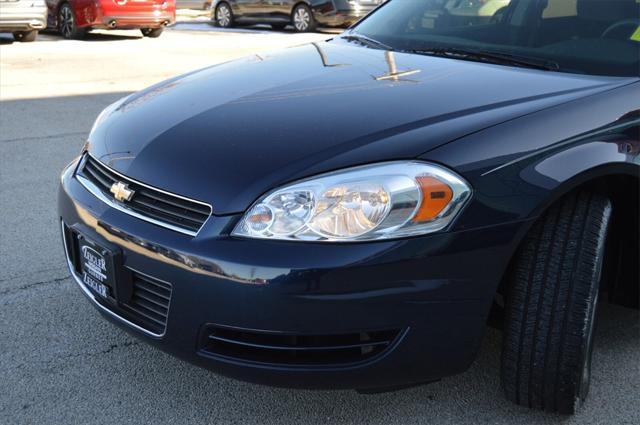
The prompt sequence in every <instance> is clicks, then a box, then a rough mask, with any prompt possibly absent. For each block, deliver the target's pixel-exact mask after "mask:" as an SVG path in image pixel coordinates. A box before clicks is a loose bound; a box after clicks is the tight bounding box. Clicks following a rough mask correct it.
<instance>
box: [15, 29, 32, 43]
mask: <svg viewBox="0 0 640 425" xmlns="http://www.w3.org/2000/svg"><path fill="white" fill-rule="evenodd" d="M37 36H38V31H37V30H31V31H16V32H14V33H13V38H15V39H16V41H20V42H23V43H28V42H31V41H35V39H36V37H37Z"/></svg>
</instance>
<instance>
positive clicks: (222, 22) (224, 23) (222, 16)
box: [214, 3, 233, 28]
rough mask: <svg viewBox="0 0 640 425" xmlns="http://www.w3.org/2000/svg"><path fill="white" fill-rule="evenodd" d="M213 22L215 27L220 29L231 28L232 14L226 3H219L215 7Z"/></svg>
mask: <svg viewBox="0 0 640 425" xmlns="http://www.w3.org/2000/svg"><path fill="white" fill-rule="evenodd" d="M214 21H215V24H216V26H218V27H220V28H230V27H232V26H233V12H232V11H231V7H230V6H229V5H228V4H227V3H220V4H219V5H218V6H217V7H216V12H215V15H214Z"/></svg>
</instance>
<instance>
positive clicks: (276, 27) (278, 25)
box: [271, 24, 289, 31]
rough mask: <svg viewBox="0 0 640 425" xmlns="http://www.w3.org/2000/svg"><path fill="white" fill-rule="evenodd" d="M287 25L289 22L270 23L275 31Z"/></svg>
mask: <svg viewBox="0 0 640 425" xmlns="http://www.w3.org/2000/svg"><path fill="white" fill-rule="evenodd" d="M287 25H289V24H271V28H273V29H274V30H276V31H282V30H284V29H285V28H286V27H287Z"/></svg>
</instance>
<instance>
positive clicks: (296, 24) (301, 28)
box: [291, 4, 316, 32]
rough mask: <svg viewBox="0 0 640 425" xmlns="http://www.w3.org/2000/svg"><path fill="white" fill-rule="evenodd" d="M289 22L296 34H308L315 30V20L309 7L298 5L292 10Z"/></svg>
mask: <svg viewBox="0 0 640 425" xmlns="http://www.w3.org/2000/svg"><path fill="white" fill-rule="evenodd" d="M291 21H292V23H293V28H295V30H296V31H298V32H309V31H315V29H316V20H315V18H314V17H313V13H312V12H311V9H309V6H307V5H305V4H299V5H298V6H296V8H295V9H293V15H292V18H291Z"/></svg>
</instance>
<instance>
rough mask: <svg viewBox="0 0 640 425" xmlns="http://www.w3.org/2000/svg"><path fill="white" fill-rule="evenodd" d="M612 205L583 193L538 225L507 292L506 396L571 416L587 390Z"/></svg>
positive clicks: (557, 207)
mask: <svg viewBox="0 0 640 425" xmlns="http://www.w3.org/2000/svg"><path fill="white" fill-rule="evenodd" d="M610 217H611V203H610V201H609V200H608V199H607V198H605V197H603V196H602V195H599V194H597V193H593V192H589V191H581V192H578V193H575V194H571V195H569V196H567V197H566V198H564V199H563V200H561V201H559V202H557V203H556V204H555V205H554V206H552V207H551V208H550V209H549V210H548V211H547V212H546V213H545V214H544V216H542V217H541V218H540V220H538V222H537V223H536V224H535V225H534V226H533V228H532V229H531V231H530V232H529V234H528V236H527V237H526V239H525V241H524V242H523V245H522V247H521V248H520V251H519V253H518V254H517V258H516V260H515V264H514V269H513V271H512V274H511V276H510V282H509V287H508V289H507V291H508V293H507V300H506V311H505V313H506V314H505V328H504V343H503V348H502V385H503V387H504V391H505V393H506V396H507V398H509V399H510V400H512V401H513V402H515V403H517V404H520V405H523V406H528V407H532V408H538V409H544V410H547V411H552V412H559V413H563V414H573V413H574V412H575V410H576V409H577V407H578V406H579V405H580V404H581V403H582V401H584V399H585V398H586V396H587V393H588V391H589V383H590V377H591V353H592V349H593V344H592V342H593V328H594V321H595V310H596V306H597V302H598V293H599V287H600V278H601V275H602V265H603V258H604V251H605V239H606V236H607V231H608V227H609V221H610Z"/></svg>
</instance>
